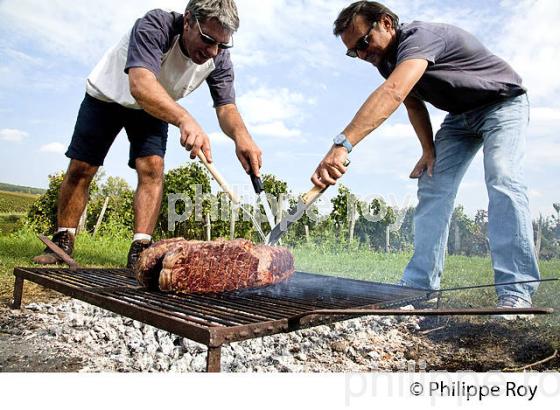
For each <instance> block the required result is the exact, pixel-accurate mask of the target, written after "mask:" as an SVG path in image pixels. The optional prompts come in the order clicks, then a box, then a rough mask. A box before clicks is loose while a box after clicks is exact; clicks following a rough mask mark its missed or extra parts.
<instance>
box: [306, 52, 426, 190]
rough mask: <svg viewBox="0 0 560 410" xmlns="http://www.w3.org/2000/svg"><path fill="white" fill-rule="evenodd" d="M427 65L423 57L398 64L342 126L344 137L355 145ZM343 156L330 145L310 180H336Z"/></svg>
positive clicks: (380, 121) (320, 182)
mask: <svg viewBox="0 0 560 410" xmlns="http://www.w3.org/2000/svg"><path fill="white" fill-rule="evenodd" d="M427 67H428V61H427V60H423V59H412V60H406V61H404V62H402V63H401V64H399V65H398V66H397V67H396V68H395V70H394V71H393V73H392V74H391V75H390V76H389V78H387V80H386V81H385V82H384V83H383V84H382V85H381V86H380V87H379V88H378V89H377V90H375V91H374V92H373V93H372V94H371V95H370V96H369V98H368V99H367V100H366V102H365V103H364V105H362V107H361V108H360V110H359V111H358V113H357V114H356V116H355V117H354V119H353V120H352V122H351V123H350V124H349V125H348V126H347V127H346V129H345V130H344V135H346V138H347V139H348V141H349V142H350V143H351V144H352V145H353V146H356V145H357V144H358V143H359V142H360V141H362V140H363V139H364V138H365V137H366V136H367V135H369V134H370V133H371V132H372V131H373V130H375V129H376V128H377V127H379V126H380V125H381V124H383V122H384V121H385V120H386V119H387V118H389V117H390V116H391V114H393V112H395V110H396V109H397V108H398V107H399V105H401V103H403V101H404V100H405V99H406V97H407V96H408V94H409V93H410V91H411V90H412V88H414V86H415V85H416V83H417V82H418V81H419V80H420V78H421V77H422V75H423V74H424V72H425V71H426V68H427ZM347 157H348V153H347V151H346V149H345V148H344V147H337V146H333V147H332V148H331V150H330V151H329V152H328V153H327V155H326V156H325V158H324V159H323V160H322V161H321V163H320V164H319V166H318V167H317V169H316V170H315V173H314V174H313V176H312V177H311V181H312V182H313V183H314V184H315V185H316V186H318V187H320V188H326V187H327V186H328V185H334V184H336V180H337V179H339V178H340V177H342V175H343V174H345V173H346V167H345V166H344V164H345V162H346V160H347Z"/></svg>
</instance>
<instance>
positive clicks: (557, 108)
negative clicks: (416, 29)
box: [0, 0, 560, 217]
mask: <svg viewBox="0 0 560 410" xmlns="http://www.w3.org/2000/svg"><path fill="white" fill-rule="evenodd" d="M186 3H187V2H186V1H185V0H161V1H152V0H134V1H132V0H121V1H118V2H116V1H113V0H95V1H93V2H92V1H82V0H72V1H70V0H49V1H44V0H0V181H1V182H7V183H12V184H18V185H27V186H34V187H41V188H46V187H47V186H48V175H49V174H53V173H56V172H58V171H61V170H64V169H66V167H67V165H68V159H67V158H66V157H65V156H64V152H65V149H66V147H67V146H68V144H69V142H70V138H71V136H72V131H73V128H74V124H75V119H76V115H77V112H78V108H79V105H80V103H81V101H82V99H83V96H84V92H85V79H86V78H87V76H88V74H89V73H90V71H91V70H92V68H93V67H94V66H95V64H96V63H97V61H98V60H99V59H100V58H101V57H102V56H103V54H104V52H105V51H106V50H107V49H108V48H109V47H111V46H112V45H113V44H114V43H116V42H117V41H118V40H119V39H120V38H121V37H122V36H123V35H124V34H125V33H126V32H127V31H128V30H129V29H130V28H131V27H132V25H133V24H134V22H135V20H136V19H137V18H139V17H141V16H142V15H144V14H145V13H146V12H147V11H149V10H151V9H154V8H163V9H167V10H175V11H179V12H182V11H183V10H184V8H185V5H186ZM348 4H350V2H349V1H339V0H299V1H296V0H237V5H238V8H239V15H240V20H241V27H240V29H239V32H238V33H236V35H235V47H234V49H232V60H233V63H234V67H235V74H236V82H235V88H236V93H237V105H238V107H239V110H240V112H241V114H242V116H243V118H244V120H245V122H246V124H247V126H248V129H249V131H250V133H251V134H252V136H253V138H254V139H255V141H256V142H257V144H258V145H259V146H260V147H261V149H262V150H263V159H264V164H263V169H262V172H263V173H271V174H274V175H275V176H277V177H279V178H280V179H282V180H285V181H287V182H288V186H289V188H290V189H291V191H292V192H293V193H303V192H306V191H308V190H309V189H310V188H311V187H312V185H311V182H310V177H311V174H312V173H313V171H314V170H315V168H316V166H317V164H318V163H319V161H320V160H321V159H322V158H323V156H324V154H325V153H326V152H327V151H328V149H329V147H330V146H331V145H332V138H333V137H334V136H335V135H337V134H338V133H339V132H341V131H342V130H343V129H344V128H345V127H346V125H347V124H348V123H349V122H350V121H351V119H352V118H353V116H354V114H355V113H356V111H357V110H358V109H359V107H360V106H361V105H362V104H363V102H364V101H365V99H366V98H367V97H368V96H369V95H370V94H371V93H372V92H373V91H374V90H375V89H376V88H377V87H378V86H379V85H380V84H381V83H382V78H381V76H380V74H379V73H378V72H377V69H376V68H375V67H373V66H371V65H369V64H367V63H365V62H362V61H359V60H357V59H350V58H348V57H346V56H345V48H344V45H343V44H342V42H341V41H340V39H338V38H336V37H334V36H333V35H332V24H333V21H334V20H335V19H336V17H337V15H338V12H339V11H340V10H341V9H342V8H343V7H345V6H346V5H348ZM385 4H386V5H387V6H389V7H390V8H391V9H392V10H393V11H395V12H396V13H397V14H398V15H399V17H400V19H401V21H403V22H410V21H412V20H422V21H430V22H445V23H450V24H455V25H458V26H460V27H462V28H464V29H466V30H468V31H470V32H472V33H473V34H475V35H476V36H477V37H478V38H479V39H480V40H481V41H482V42H483V43H484V44H485V45H486V46H487V47H488V48H489V49H490V50H491V51H493V52H495V53H496V54H497V55H499V56H500V57H502V58H504V59H505V60H506V61H508V62H509V63H510V64H511V65H512V66H513V67H514V69H515V70H516V71H518V72H519V73H520V74H521V76H522V77H523V79H524V84H525V86H526V87H527V88H528V89H529V98H530V101H531V125H530V127H529V133H528V141H527V158H526V160H525V163H524V166H525V175H526V182H527V185H528V187H529V195H530V202H531V212H532V214H533V216H535V217H536V216H538V215H539V214H541V213H542V214H543V215H550V214H553V213H554V209H553V207H552V204H553V203H554V202H560V194H559V193H560V189H559V188H560V178H558V177H559V171H560V136H559V135H558V131H559V129H560V126H559V124H560V99H559V98H558V93H559V92H560V75H558V67H560V42H559V41H558V38H560V25H559V24H558V17H560V2H558V1H557V0H501V1H499V0H485V1H478V0H475V1H450V0H447V1H444V0H426V1H421V2H420V1H405V0H391V1H387V2H385ZM180 103H181V104H182V105H183V106H184V107H185V108H186V109H187V110H188V111H189V112H190V113H191V114H192V115H193V116H194V117H195V118H196V119H197V120H198V122H199V123H200V124H201V125H202V126H203V128H204V129H205V131H206V132H207V133H208V134H209V135H210V138H211V143H212V151H213V156H214V164H215V165H216V167H217V168H218V169H219V170H220V172H221V173H222V174H223V175H224V176H225V177H226V180H228V182H229V183H230V184H231V185H233V186H234V188H235V189H236V190H237V191H238V192H239V193H241V194H244V193H248V192H249V191H250V181H249V179H248V177H247V176H246V174H245V173H244V171H243V169H242V168H241V166H240V164H239V162H238V161H237V158H236V156H235V152H234V144H233V143H232V142H231V141H230V140H229V139H228V138H227V137H225V135H223V134H222V132H221V131H220V128H219V125H218V122H217V120H216V115H215V111H214V109H213V108H212V101H211V98H210V94H209V92H208V88H207V87H206V85H203V86H202V87H200V88H199V89H198V90H196V91H195V92H194V93H193V94H191V95H190V96H188V97H187V98H186V99H183V100H181V102H180ZM429 108H430V113H431V117H432V123H433V125H434V128H436V129H437V128H438V126H439V124H440V123H441V121H442V120H443V118H444V115H445V113H444V112H441V111H438V110H436V109H434V108H433V107H431V106H430V107H429ZM420 155H421V149H420V145H419V143H418V140H417V138H416V136H415V134H414V131H413V130H412V127H411V126H410V125H409V123H408V120H407V116H406V112H405V110H404V108H403V107H401V108H399V109H398V111H397V112H395V114H394V115H393V116H392V117H391V118H390V119H388V120H387V121H386V122H385V124H383V125H382V126H381V127H380V128H379V129H377V130H375V131H374V132H373V133H372V134H371V135H369V136H368V137H367V138H366V139H365V140H364V141H363V142H362V143H361V144H360V145H359V146H357V147H356V149H355V151H354V152H353V153H352V154H351V159H352V165H351V166H350V169H349V172H348V173H347V174H346V175H345V176H344V178H343V179H342V180H341V182H342V183H343V184H344V185H346V186H347V187H349V188H350V190H351V191H352V192H353V193H355V194H357V195H358V197H359V198H361V199H362V200H367V199H368V198H374V197H378V196H381V197H383V198H384V199H385V200H386V201H387V202H388V203H389V204H390V205H392V206H397V207H399V208H402V207H405V206H413V205H415V204H416V181H414V180H410V179H409V178H408V175H409V174H410V172H411V171H412V169H413V167H414V165H415V164H416V162H417V161H418V159H419V158H420ZM127 161H128V141H127V138H126V135H125V134H124V133H123V134H121V135H119V137H118V138H117V141H116V142H115V144H114V145H113V147H112V148H111V151H110V153H109V155H108V157H107V159H106V161H105V166H104V171H105V174H106V175H108V176H120V177H123V178H125V179H126V180H127V181H128V182H129V183H130V185H131V186H133V187H134V186H135V185H136V175H135V172H134V171H133V170H131V169H129V168H128V167H127ZM190 161H191V160H190V159H189V156H188V154H187V153H186V152H185V150H184V149H183V148H182V147H181V146H180V144H179V133H178V131H177V129H175V128H174V127H171V128H170V135H169V140H168V146H167V156H166V169H172V168H176V167H179V166H181V165H184V164H187V163H189V162H190ZM335 193H336V190H335V189H332V188H331V189H330V190H329V191H328V192H327V194H326V195H325V198H326V201H323V203H324V205H323V206H324V207H325V209H327V208H328V198H329V197H331V196H332V195H333V194H335ZM457 203H460V204H463V205H464V206H465V209H466V211H467V213H469V214H471V215H473V214H474V213H475V211H476V210H477V209H486V208H487V203H488V197H487V194H486V188H485V185H484V174H483V167H482V157H481V155H480V154H479V155H478V156H477V158H476V159H475V161H473V164H472V165H471V167H470V169H469V171H468V173H467V175H466V176H465V179H464V180H463V183H462V186H461V188H460V190H459V194H458V198H457Z"/></svg>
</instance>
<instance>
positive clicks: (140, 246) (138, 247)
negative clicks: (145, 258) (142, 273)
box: [126, 240, 153, 269]
mask: <svg viewBox="0 0 560 410" xmlns="http://www.w3.org/2000/svg"><path fill="white" fill-rule="evenodd" d="M152 244H153V241H149V240H140V241H134V242H132V245H130V250H129V251H128V261H127V264H126V267H127V268H128V269H134V267H135V266H136V263H137V262H138V259H139V258H140V254H141V253H142V251H143V250H145V249H148V248H149V247H150V246H152Z"/></svg>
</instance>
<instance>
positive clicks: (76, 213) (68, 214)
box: [33, 159, 99, 265]
mask: <svg viewBox="0 0 560 410" xmlns="http://www.w3.org/2000/svg"><path fill="white" fill-rule="evenodd" d="M98 168H99V167H96V166H93V165H90V164H88V163H86V162H83V161H78V160H74V159H73V160H71V161H70V165H69V166H68V170H67V171H66V175H65V176H64V180H63V181H62V185H61V187H60V191H59V194H58V213H57V224H58V228H68V229H69V230H70V231H67V230H65V232H57V233H56V234H55V235H54V237H53V242H54V243H55V244H57V245H58V246H59V247H60V248H62V249H63V250H64V251H65V252H66V253H67V254H68V255H71V254H72V251H73V249H74V234H73V233H72V232H71V231H72V230H74V229H75V228H76V227H77V226H78V223H79V221H80V217H81V215H82V213H83V212H84V209H85V207H86V204H87V201H88V190H89V185H90V184H91V181H92V180H93V177H94V176H95V173H96V172H97V169H98ZM74 232H75V231H74ZM33 262H35V263H38V264H41V265H53V264H56V263H59V262H60V259H59V258H58V257H57V256H56V255H55V254H54V253H53V252H52V251H50V250H45V252H44V253H43V254H41V255H39V256H36V257H35V258H33Z"/></svg>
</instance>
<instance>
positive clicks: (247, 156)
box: [216, 104, 262, 176]
mask: <svg viewBox="0 0 560 410" xmlns="http://www.w3.org/2000/svg"><path fill="white" fill-rule="evenodd" d="M216 115H217V116H218V122H219V123H220V127H221V128H222V131H223V132H224V133H225V134H226V135H227V136H228V137H230V138H231V139H232V140H233V141H234V142H235V152H236V154H237V158H239V161H240V162H241V165H242V166H243V169H245V171H246V172H247V173H249V172H250V171H251V170H253V173H254V174H255V175H256V176H260V169H261V167H262V152H261V150H260V149H259V147H258V146H257V145H256V144H255V142H254V141H253V138H251V135H250V134H249V131H248V130H247V127H246V126H245V123H244V122H243V119H242V118H241V114H239V111H238V110H237V106H236V105H235V104H226V105H221V106H218V107H216Z"/></svg>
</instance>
